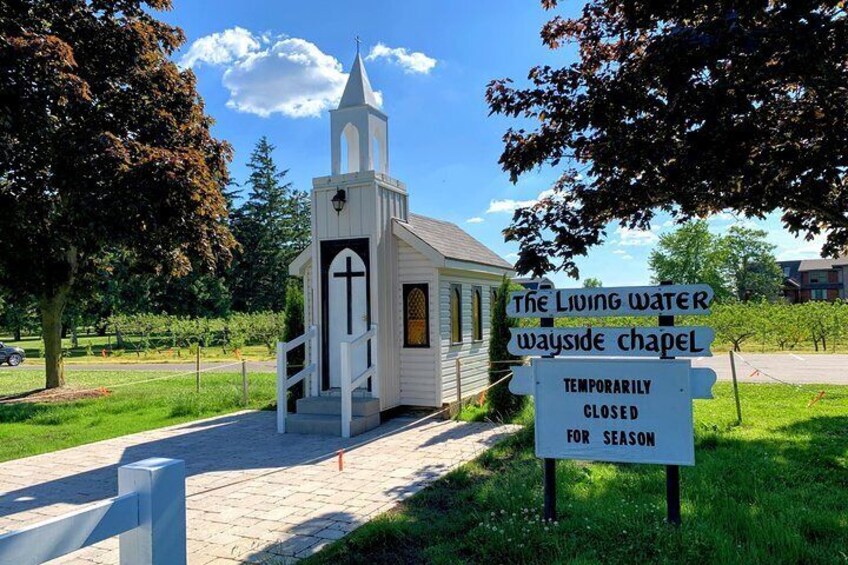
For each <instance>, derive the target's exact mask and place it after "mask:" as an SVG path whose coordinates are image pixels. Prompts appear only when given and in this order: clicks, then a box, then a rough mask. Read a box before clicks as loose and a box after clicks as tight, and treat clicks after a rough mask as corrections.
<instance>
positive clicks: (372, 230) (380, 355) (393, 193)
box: [312, 171, 408, 410]
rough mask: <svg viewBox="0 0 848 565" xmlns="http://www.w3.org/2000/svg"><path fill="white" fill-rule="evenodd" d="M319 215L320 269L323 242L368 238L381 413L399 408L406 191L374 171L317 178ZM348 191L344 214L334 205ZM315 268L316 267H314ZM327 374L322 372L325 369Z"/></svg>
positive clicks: (317, 287) (315, 280) (317, 288)
mask: <svg viewBox="0 0 848 565" xmlns="http://www.w3.org/2000/svg"><path fill="white" fill-rule="evenodd" d="M312 186H313V190H312V210H313V214H314V220H313V228H312V230H313V233H312V241H313V245H315V247H316V252H315V255H314V261H315V262H316V263H315V264H318V265H320V258H319V255H320V253H319V252H318V251H317V250H320V242H321V241H326V240H334V239H348V238H368V240H369V248H370V251H369V254H370V276H371V279H370V282H371V319H372V322H373V323H376V324H378V326H379V336H380V337H379V342H380V343H379V351H378V352H377V358H376V361H377V365H378V369H377V370H378V373H379V382H380V386H379V390H374V391H373V393H372V394H374V395H375V396H378V397H379V398H380V409H381V410H386V409H388V408H392V407H394V406H398V405H399V404H400V368H399V364H400V363H399V353H398V350H397V347H395V343H394V337H393V336H394V335H396V334H397V327H396V323H397V321H396V320H395V314H394V306H395V304H394V289H396V288H397V286H398V275H397V245H396V243H395V237H394V236H393V234H392V220H393V219H394V218H398V219H401V220H405V219H406V215H407V207H408V205H407V201H406V199H407V195H406V187H405V185H404V184H403V183H401V182H400V181H396V180H394V179H392V178H391V177H389V176H387V175H383V174H380V173H375V172H374V171H363V172H358V173H349V174H343V175H337V176H332V177H318V178H315V179H313V181H312ZM339 188H341V189H343V190H344V191H345V193H346V196H347V204H346V205H345V208H344V210H343V211H342V212H341V214H337V213H336V211H335V210H333V207H332V204H331V203H330V200H331V198H332V197H333V196H334V195H335V194H336V190H337V189H339ZM313 268H314V265H313ZM320 278H321V277H320V273H319V272H318V271H314V276H313V277H312V288H313V292H314V294H315V309H314V312H315V316H316V318H315V319H317V320H320V319H321V315H322V314H321V312H320V309H321V301H320V299H319V298H320V292H321V280H320ZM322 370H323V368H322Z"/></svg>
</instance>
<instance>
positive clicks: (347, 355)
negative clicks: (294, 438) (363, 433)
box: [341, 324, 380, 438]
mask: <svg viewBox="0 0 848 565" xmlns="http://www.w3.org/2000/svg"><path fill="white" fill-rule="evenodd" d="M369 342H370V343H371V355H370V359H371V363H370V366H369V367H367V368H366V369H365V370H364V371H362V372H361V373H360V374H358V375H356V376H354V375H353V363H352V357H351V351H352V350H353V349H355V348H358V347H362V346H365V347H366V348H367V347H368V343H369ZM341 348H342V349H341V389H342V390H341V393H342V437H345V438H347V437H350V423H351V420H352V419H353V391H354V390H356V389H357V388H358V387H360V386H362V385H364V384H365V382H366V381H367V380H368V379H369V378H370V377H373V376H374V375H375V374H376V370H377V357H378V356H379V354H380V349H379V348H378V347H377V326H376V325H375V324H372V325H371V329H369V330H368V331H367V332H365V333H363V334H362V335H360V336H359V337H357V338H354V339H352V340H350V341H343V342H342V343H341ZM366 351H367V349H366ZM366 354H367V353H366Z"/></svg>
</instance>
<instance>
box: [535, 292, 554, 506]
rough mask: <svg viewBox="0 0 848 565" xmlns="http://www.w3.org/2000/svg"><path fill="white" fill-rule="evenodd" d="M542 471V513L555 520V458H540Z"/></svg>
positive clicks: (546, 324) (548, 322) (544, 322)
mask: <svg viewBox="0 0 848 565" xmlns="http://www.w3.org/2000/svg"><path fill="white" fill-rule="evenodd" d="M551 288H553V286H552V285H550V284H547V283H541V284H539V290H546V289H551ZM539 325H540V326H541V327H543V328H552V327H554V319H553V318H540V319H539ZM545 357H553V355H545ZM542 462H543V463H542V464H543V467H542V471H543V473H544V479H543V480H544V489H545V491H544V492H545V501H544V509H543V514H544V517H545V520H548V521H554V520H556V513H557V512H556V459H550V458H546V459H543V460H542Z"/></svg>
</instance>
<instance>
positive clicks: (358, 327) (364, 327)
mask: <svg viewBox="0 0 848 565" xmlns="http://www.w3.org/2000/svg"><path fill="white" fill-rule="evenodd" d="M367 282H368V269H367V266H366V264H365V262H364V261H363V260H362V258H361V257H360V256H359V254H358V253H356V252H355V251H353V250H352V249H350V248H348V247H346V248H344V249H342V250H341V251H339V253H338V254H337V255H336V256H335V258H333V260H332V261H331V262H330V266H329V269H328V271H327V317H326V320H327V326H328V332H327V368H328V373H329V386H330V388H338V387H341V345H340V344H341V343H342V341H344V340H350V339H354V338H356V337H359V336H360V335H362V334H363V333H365V332H366V331H368V323H369V316H368V302H369V301H368V284H367ZM351 364H352V367H353V370H352V377H353V378H355V377H356V376H357V375H359V374H361V373H362V371H364V370H365V369H366V368H367V367H368V344H367V343H366V344H362V345H359V346H357V347H354V348H353V349H352V350H351Z"/></svg>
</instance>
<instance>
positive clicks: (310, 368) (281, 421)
mask: <svg viewBox="0 0 848 565" xmlns="http://www.w3.org/2000/svg"><path fill="white" fill-rule="evenodd" d="M307 343H308V345H309V347H308V350H307V351H306V355H304V356H303V358H304V362H303V363H304V367H303V369H301V370H300V371H298V372H297V373H296V374H294V375H292V376H291V377H289V376H288V372H289V371H288V368H289V361H288V353H289V351H291V350H292V349H294V348H296V347H300V346H301V345H305V344H307ZM317 354H318V328H316V327H315V326H310V327H309V329H308V330H306V332H305V333H304V334H303V335H301V336H299V337H296V338H294V339H293V340H291V341H281V342H278V343H277V433H281V434H284V433H286V415H287V414H288V392H289V389H290V388H291V387H292V386H294V385H296V384H297V383H299V382H300V381H302V380H304V379H307V381H306V384H305V385H304V387H303V388H304V392H305V394H306V396H318V378H317V376H318V364H317V363H316V362H315V359H317Z"/></svg>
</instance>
